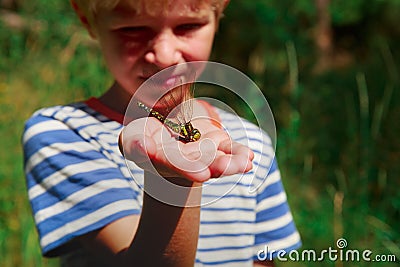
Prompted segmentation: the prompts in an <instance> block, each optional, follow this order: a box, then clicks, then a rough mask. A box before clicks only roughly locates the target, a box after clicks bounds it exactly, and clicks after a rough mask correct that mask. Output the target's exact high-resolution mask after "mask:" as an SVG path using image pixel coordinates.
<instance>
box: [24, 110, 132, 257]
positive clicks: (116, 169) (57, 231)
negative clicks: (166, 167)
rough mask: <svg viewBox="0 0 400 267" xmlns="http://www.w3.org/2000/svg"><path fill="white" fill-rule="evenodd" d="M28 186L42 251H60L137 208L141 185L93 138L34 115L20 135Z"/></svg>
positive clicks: (55, 252) (55, 254)
mask: <svg viewBox="0 0 400 267" xmlns="http://www.w3.org/2000/svg"><path fill="white" fill-rule="evenodd" d="M22 142H23V148H24V165H25V166H24V167H25V174H26V183H27V190H28V195H29V200H30V203H31V207H32V212H33V216H34V221H35V224H36V227H37V230H38V233H39V238H40V245H41V248H42V253H43V255H45V256H58V255H60V254H61V253H63V252H64V250H66V248H67V247H68V248H69V247H70V246H67V244H68V243H70V241H72V240H73V239H74V238H75V237H78V236H81V235H83V234H86V233H88V232H91V231H93V230H97V229H100V228H101V227H104V226H105V225H107V224H109V223H110V222H112V221H115V220H117V219H119V218H122V217H125V216H128V215H132V214H139V213H140V201H139V190H136V189H135V188H134V187H133V186H131V183H130V182H129V180H128V179H127V177H126V176H125V175H124V174H123V172H122V171H121V168H122V166H119V164H118V163H117V162H115V161H113V160H111V159H110V158H109V157H107V153H108V152H107V151H106V150H104V148H102V147H101V146H100V145H98V144H96V142H91V141H90V140H85V139H84V138H83V137H82V136H81V135H79V134H78V131H77V130H76V129H70V128H69V127H68V125H67V124H65V123H64V122H62V121H59V120H55V119H53V118H49V117H46V116H40V115H36V116H33V117H32V118H31V119H30V120H28V121H27V123H26V126H25V131H24V134H23V140H22Z"/></svg>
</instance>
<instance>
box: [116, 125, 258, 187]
mask: <svg viewBox="0 0 400 267" xmlns="http://www.w3.org/2000/svg"><path fill="white" fill-rule="evenodd" d="M196 123H197V124H196V128H198V129H199V130H200V132H201V133H202V137H201V139H200V140H199V141H198V142H189V143H183V142H180V141H177V140H176V138H175V137H174V136H172V135H171V133H170V132H169V131H168V129H167V128H166V127H164V126H163V125H162V124H161V123H160V122H159V121H158V120H157V119H155V118H145V119H138V120H135V121H133V122H131V123H130V124H129V125H128V126H127V127H126V128H125V129H124V132H123V138H122V146H123V149H124V155H125V157H126V158H127V159H128V160H132V161H134V162H135V163H136V164H137V165H139V166H140V167H141V168H143V169H144V170H145V171H151V172H155V171H157V172H158V173H159V174H161V175H162V176H163V177H184V178H186V179H188V180H191V181H196V182H204V181H206V180H208V179H210V178H215V177H220V176H225V175H232V174H237V173H245V172H247V171H249V170H250V169H251V167H252V164H251V161H252V159H253V153H252V151H251V150H250V149H249V148H247V147H246V146H243V145H241V144H239V143H236V142H233V141H232V140H231V139H230V138H229V136H228V135H227V134H226V132H224V131H223V130H222V129H220V128H217V127H216V126H214V125H212V124H211V123H210V122H209V121H208V120H201V121H198V122H196Z"/></svg>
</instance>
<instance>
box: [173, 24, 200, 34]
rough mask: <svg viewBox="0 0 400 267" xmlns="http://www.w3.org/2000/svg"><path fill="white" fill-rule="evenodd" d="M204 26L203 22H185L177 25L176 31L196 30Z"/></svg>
mask: <svg viewBox="0 0 400 267" xmlns="http://www.w3.org/2000/svg"><path fill="white" fill-rule="evenodd" d="M202 26H203V24H202V23H185V24H181V25H178V26H177V27H176V31H178V32H188V31H194V30H197V29H200V28H201V27H202Z"/></svg>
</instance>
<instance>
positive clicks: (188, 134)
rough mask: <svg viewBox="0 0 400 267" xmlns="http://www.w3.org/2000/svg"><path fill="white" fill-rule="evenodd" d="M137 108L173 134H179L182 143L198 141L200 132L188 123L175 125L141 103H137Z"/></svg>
mask: <svg viewBox="0 0 400 267" xmlns="http://www.w3.org/2000/svg"><path fill="white" fill-rule="evenodd" d="M138 106H139V107H140V108H141V109H143V110H145V111H146V112H147V113H149V114H150V116H152V117H154V118H156V119H157V120H159V121H160V122H162V123H164V124H165V125H166V126H167V127H168V128H169V129H171V130H172V131H173V132H175V133H177V134H179V140H180V141H183V142H195V141H198V140H199V139H200V137H201V134H200V131H199V130H198V129H196V128H194V127H193V125H192V123H191V122H190V121H188V122H183V123H175V122H173V121H171V120H169V119H167V118H166V117H165V116H164V115H162V114H161V113H160V112H158V111H156V110H154V109H152V108H149V107H148V106H146V105H145V104H143V103H142V102H138Z"/></svg>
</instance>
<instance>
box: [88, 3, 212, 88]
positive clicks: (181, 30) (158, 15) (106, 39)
mask: <svg viewBox="0 0 400 267" xmlns="http://www.w3.org/2000/svg"><path fill="white" fill-rule="evenodd" d="M196 2H198V1H195V0H176V1H173V5H172V6H170V7H167V9H160V10H159V11H156V12H151V14H150V13H149V12H146V10H143V11H142V12H141V13H140V14H136V13H135V10H133V8H132V7H130V6H129V5H128V4H126V0H122V1H121V2H120V4H118V5H117V7H116V8H115V9H113V10H110V11H99V13H98V14H97V16H96V18H95V32H96V37H97V39H98V41H99V43H100V46H101V49H102V52H103V55H104V58H105V61H106V64H107V66H108V68H109V69H110V71H111V73H112V74H113V76H114V78H115V79H116V81H117V82H118V84H119V85H120V86H122V88H123V89H124V90H126V91H128V92H129V93H130V94H133V93H134V92H135V90H136V89H137V88H138V87H139V86H140V85H141V84H142V83H143V82H144V81H145V80H146V79H147V78H149V77H150V76H152V75H153V74H155V73H156V72H158V71H160V70H162V69H164V68H167V67H170V66H172V65H175V64H178V63H185V62H189V61H206V60H208V58H209V55H210V52H211V47H212V43H213V38H214V34H215V31H216V27H217V18H216V15H215V12H214V10H213V8H212V6H211V4H207V3H205V4H202V5H198V4H193V3H196ZM153 13H154V14H153ZM179 71H182V70H179ZM179 71H178V70H177V71H176V72H177V73H175V72H174V73H172V74H171V77H166V81H165V83H166V84H168V83H171V82H172V83H173V82H175V81H174V78H175V79H176V77H175V75H178V74H179Z"/></svg>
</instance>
